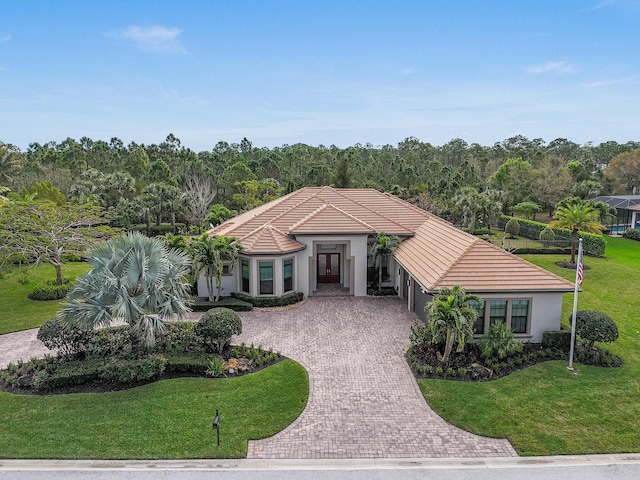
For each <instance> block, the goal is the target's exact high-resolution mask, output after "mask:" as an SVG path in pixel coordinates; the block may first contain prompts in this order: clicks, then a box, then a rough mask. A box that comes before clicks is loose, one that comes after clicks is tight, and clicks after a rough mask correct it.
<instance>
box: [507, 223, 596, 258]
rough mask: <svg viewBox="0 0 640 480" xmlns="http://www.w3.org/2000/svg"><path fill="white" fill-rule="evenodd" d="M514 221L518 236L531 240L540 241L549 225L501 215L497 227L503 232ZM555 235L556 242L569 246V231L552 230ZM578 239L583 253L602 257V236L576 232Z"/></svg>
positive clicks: (561, 229)
mask: <svg viewBox="0 0 640 480" xmlns="http://www.w3.org/2000/svg"><path fill="white" fill-rule="evenodd" d="M512 219H515V220H517V221H518V223H519V224H520V235H522V236H523V237H526V238H530V239H532V240H539V239H540V232H542V230H544V229H545V228H548V227H549V225H547V224H546V223H542V222H534V221H533V220H527V219H525V218H516V217H509V216H507V215H503V216H502V217H501V219H500V221H499V223H498V226H499V227H500V228H501V229H503V230H504V227H505V225H506V224H507V222H508V221H509V220H512ZM551 230H552V231H553V233H554V234H555V239H556V240H555V241H556V242H559V241H560V242H566V244H567V245H570V244H571V231H569V230H566V229H564V228H552V229H551ZM578 237H580V238H582V247H583V249H584V251H585V253H587V254H589V255H593V256H596V257H601V256H603V255H604V252H605V249H606V246H607V244H606V241H605V238H604V236H602V235H596V234H593V233H588V232H578Z"/></svg>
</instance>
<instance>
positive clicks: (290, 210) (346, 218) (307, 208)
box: [209, 187, 573, 292]
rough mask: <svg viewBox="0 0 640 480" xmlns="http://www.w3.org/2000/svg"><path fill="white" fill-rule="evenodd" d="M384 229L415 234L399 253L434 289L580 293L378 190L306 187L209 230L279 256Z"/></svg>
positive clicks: (250, 248) (253, 249)
mask: <svg viewBox="0 0 640 480" xmlns="http://www.w3.org/2000/svg"><path fill="white" fill-rule="evenodd" d="M382 232H384V233H387V234H394V235H399V236H402V237H411V238H408V239H406V240H404V241H403V242H402V243H401V244H400V246H399V247H398V249H397V250H396V252H395V257H396V259H397V260H398V262H400V264H401V265H402V266H403V267H404V268H406V269H407V270H408V271H410V272H411V274H412V275H413V276H414V277H415V278H416V279H417V281H418V282H419V283H420V284H421V285H422V286H423V287H424V288H426V289H427V290H431V291H435V290H439V289H440V288H442V287H446V286H452V285H455V284H462V285H463V286H464V287H465V288H467V289H469V290H470V291H473V292H487V291H562V292H565V291H572V290H573V284H572V283H570V282H568V281H566V280H564V279H562V278H560V277H558V276H556V275H554V274H552V273H550V272H547V271H546V270H543V269H541V268H538V267H536V266H535V265H532V264H531V263H529V262H526V261H525V260H522V259H521V258H519V257H516V256H515V255H511V254H510V253H507V252H505V251H504V250H502V249H500V248H498V247H496V246H493V245H491V244H489V243H487V242H485V241H483V240H481V239H479V238H477V237H474V236H472V235H469V234H467V233H464V232H462V231H461V230H458V229H457V228H455V227H453V225H451V224H450V223H449V222H447V221H445V220H443V219H441V218H439V217H437V216H435V215H431V214H429V213H427V212H425V211H423V210H421V209H420V208H418V207H416V206H414V205H411V204H409V203H407V202H405V201H403V200H400V199H399V198H396V197H394V196H392V195H389V194H385V193H381V192H378V191H377V190H373V189H335V188H331V187H307V188H302V189H300V190H297V191H295V192H293V193H290V194H288V195H285V196H284V197H281V198H278V199H277V200H274V201H272V202H269V203H266V204H264V205H262V206H260V207H258V208H254V209H253V210H250V211H248V212H245V213H243V214H241V215H238V216H237V217H235V218H232V219H231V220H228V221H226V222H224V223H223V224H222V225H218V226H217V227H215V228H214V229H212V230H211V231H209V234H210V235H224V236H227V237H231V236H233V237H237V238H239V239H240V243H242V246H243V247H244V252H245V253H247V254H280V253H288V252H294V251H297V250H300V249H302V248H304V245H303V244H301V243H299V242H297V241H296V240H295V235H302V234H305V235H313V234H343V235H344V234H349V233H357V234H373V233H382ZM288 234H289V235H288Z"/></svg>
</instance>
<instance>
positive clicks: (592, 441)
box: [419, 238, 640, 455]
mask: <svg viewBox="0 0 640 480" xmlns="http://www.w3.org/2000/svg"><path fill="white" fill-rule="evenodd" d="M523 258H525V259H527V260H529V261H530V262H532V263H535V264H537V265H539V266H541V267H543V268H546V269H548V270H550V271H552V272H554V273H556V274H558V275H561V276H563V277H564V278H567V279H569V280H571V281H573V280H574V279H575V271H572V270H567V269H563V268H560V267H557V266H556V265H555V262H558V261H560V260H565V259H566V256H562V255H523ZM584 263H585V265H587V266H589V267H591V269H590V270H587V271H585V274H584V282H583V285H582V290H583V291H582V293H580V295H579V300H578V309H580V310H587V309H592V310H601V311H603V312H605V313H607V314H609V315H610V316H611V317H612V318H613V319H614V320H615V322H616V324H617V325H618V329H619V332H620V337H619V339H618V341H616V342H615V343H613V344H605V347H606V348H608V349H610V350H611V351H612V352H614V353H615V354H616V355H619V356H620V357H622V358H623V360H624V362H625V364H624V366H623V367H622V368H617V369H606V368H597V367H587V366H583V365H578V364H576V366H577V368H578V370H579V373H578V374H577V375H576V374H574V373H571V372H569V371H568V370H567V369H566V365H567V363H566V362H547V363H544V364H540V365H537V366H535V367H531V368H528V369H526V370H524V371H521V372H519V373H517V374H514V375H512V376H509V377H505V378H503V379H500V380H497V381H495V382H486V383H464V382H454V381H445V380H420V381H419V385H420V388H421V390H422V392H423V394H424V396H425V398H426V399H427V401H428V402H429V405H431V407H432V408H434V410H435V411H436V412H438V413H439V414H440V415H442V416H443V417H444V418H445V419H446V420H447V421H449V422H451V423H453V424H454V425H457V426H459V427H461V428H463V429H465V430H468V431H470V432H473V433H477V434H479V435H487V436H492V437H500V438H508V439H509V441H510V442H511V443H512V444H513V446H514V447H515V449H516V450H517V452H518V453H519V454H520V455H558V454H587V453H621V452H639V451H640V400H639V399H640V348H639V347H640V321H639V320H638V312H640V295H638V292H637V286H638V285H640V242H635V241H632V240H628V239H623V238H610V239H608V243H607V257H606V258H591V257H585V262H584ZM572 304H573V294H566V295H565V296H564V299H563V322H565V323H566V324H567V325H568V317H569V316H570V314H571V308H572Z"/></svg>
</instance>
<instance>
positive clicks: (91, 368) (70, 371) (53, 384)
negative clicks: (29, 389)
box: [34, 360, 104, 390]
mask: <svg viewBox="0 0 640 480" xmlns="http://www.w3.org/2000/svg"><path fill="white" fill-rule="evenodd" d="M103 363H104V362H102V361H88V360H83V361H72V362H65V363H63V364H61V365H59V366H58V368H56V370H55V372H53V373H49V374H48V375H46V376H45V375H41V376H40V377H37V376H36V379H34V387H36V388H37V389H38V390H59V389H63V388H68V387H73V386H77V385H83V384H85V383H89V382H92V381H94V380H98V378H99V376H98V372H99V370H100V368H101V367H102V365H103Z"/></svg>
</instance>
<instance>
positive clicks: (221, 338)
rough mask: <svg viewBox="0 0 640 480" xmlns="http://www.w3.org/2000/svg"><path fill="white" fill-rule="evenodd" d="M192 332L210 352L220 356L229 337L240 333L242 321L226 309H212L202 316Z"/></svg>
mask: <svg viewBox="0 0 640 480" xmlns="http://www.w3.org/2000/svg"><path fill="white" fill-rule="evenodd" d="M194 331H195V333H196V335H199V336H200V337H202V339H203V341H204V343H205V345H207V346H208V347H209V348H210V349H211V351H214V352H217V353H218V355H221V354H222V351H223V350H224V348H225V347H226V346H227V345H229V343H230V342H231V337H232V336H233V335H239V334H240V333H242V319H241V318H240V315H238V314H237V313H236V312H234V311H233V310H230V309H228V308H213V309H211V310H209V311H207V312H205V314H204V315H202V317H201V318H200V321H199V322H198V323H197V324H196V326H195V329H194Z"/></svg>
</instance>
